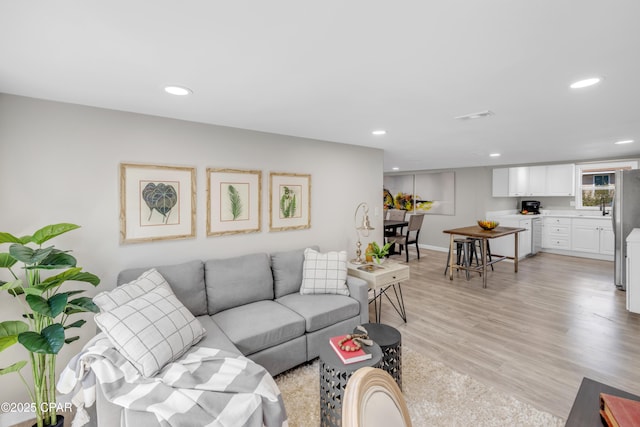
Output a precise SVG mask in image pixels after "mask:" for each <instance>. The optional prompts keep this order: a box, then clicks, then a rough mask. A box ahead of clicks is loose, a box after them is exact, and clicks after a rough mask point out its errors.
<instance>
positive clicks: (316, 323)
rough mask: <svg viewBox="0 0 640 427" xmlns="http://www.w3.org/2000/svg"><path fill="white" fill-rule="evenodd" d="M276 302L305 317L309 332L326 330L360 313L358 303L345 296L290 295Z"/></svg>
mask: <svg viewBox="0 0 640 427" xmlns="http://www.w3.org/2000/svg"><path fill="white" fill-rule="evenodd" d="M276 302H278V303H279V304H282V305H284V306H285V307H287V308H290V309H291V310H293V311H295V312H296V313H298V314H299V315H300V316H302V317H304V319H305V328H306V331H307V332H313V331H317V330H319V329H322V328H326V327H327V326H330V325H333V324H335V323H338V322H341V321H343V320H346V319H350V318H352V317H354V316H357V315H358V314H359V313H360V304H359V303H358V301H356V300H355V299H353V298H350V297H346V296H343V295H300V294H289V295H285V296H283V297H282V298H278V299H277V300H276Z"/></svg>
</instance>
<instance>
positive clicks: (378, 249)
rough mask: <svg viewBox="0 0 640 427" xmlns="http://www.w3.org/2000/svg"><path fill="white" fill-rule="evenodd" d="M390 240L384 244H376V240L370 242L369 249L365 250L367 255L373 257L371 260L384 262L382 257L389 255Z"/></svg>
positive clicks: (378, 262)
mask: <svg viewBox="0 0 640 427" xmlns="http://www.w3.org/2000/svg"><path fill="white" fill-rule="evenodd" d="M391 244H392V243H391V242H389V243H386V244H385V245H384V246H380V245H378V243H377V242H371V249H370V250H369V251H367V255H370V256H371V257H372V258H373V262H375V263H376V264H382V263H383V262H384V258H385V257H386V256H387V255H389V248H390V247H391Z"/></svg>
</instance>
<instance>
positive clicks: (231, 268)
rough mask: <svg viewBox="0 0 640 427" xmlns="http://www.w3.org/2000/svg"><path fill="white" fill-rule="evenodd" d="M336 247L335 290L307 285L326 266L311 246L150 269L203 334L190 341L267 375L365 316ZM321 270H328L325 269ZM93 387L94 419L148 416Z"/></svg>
mask: <svg viewBox="0 0 640 427" xmlns="http://www.w3.org/2000/svg"><path fill="white" fill-rule="evenodd" d="M334 254H335V253H334ZM342 254H343V255H342V259H344V271H343V274H344V278H345V279H346V281H344V280H343V282H346V283H345V285H346V286H344V288H343V289H337V290H336V289H331V288H329V289H322V288H321V287H320V288H317V289H314V288H313V286H314V284H315V285H317V283H318V280H315V281H312V282H309V280H308V276H309V275H310V276H312V277H316V278H317V277H321V278H322V277H325V276H326V275H327V272H326V271H320V274H316V273H317V270H323V268H327V264H326V262H324V261H326V259H324V258H323V256H324V255H326V254H320V253H319V252H317V247H314V248H311V249H299V250H293V251H287V252H277V253H272V254H266V253H256V254H250V255H244V256H237V257H233V258H226V259H211V260H208V261H205V262H202V261H191V262H187V263H183V264H179V265H167V266H157V267H155V269H156V270H157V271H158V272H159V273H160V274H161V275H162V276H163V277H164V279H165V280H166V282H167V283H168V284H169V285H170V287H171V289H172V290H173V292H174V293H175V295H176V297H177V298H178V300H179V301H180V302H181V303H182V304H184V306H185V307H186V308H188V309H189V311H190V312H191V313H192V314H193V315H194V316H195V317H196V319H198V321H199V322H200V323H201V324H202V326H203V327H204V329H206V335H205V336H204V338H202V340H201V341H199V342H198V343H197V344H196V346H202V347H212V348H219V349H222V350H226V351H230V352H234V353H239V354H242V355H244V356H246V357H248V358H249V359H251V360H253V361H254V362H256V363H258V364H260V365H262V366H263V367H264V368H266V370H267V371H268V372H269V373H270V374H271V375H272V376H275V375H277V374H279V373H281V372H284V371H286V370H288V369H291V368H293V367H295V366H297V365H300V364H302V363H305V362H307V361H311V360H313V359H315V358H317V357H318V354H319V350H320V348H321V347H322V346H325V345H328V342H329V338H330V337H332V336H335V335H339V334H342V333H345V331H351V330H353V328H354V327H356V326H357V325H359V324H363V323H367V322H368V319H369V312H368V285H367V283H366V282H365V281H364V280H362V279H359V278H356V277H351V276H347V275H346V254H344V253H342ZM305 256H306V258H305ZM305 260H306V262H305ZM303 266H304V267H305V269H306V268H311V269H313V271H311V273H310V274H307V271H306V270H305V273H304V274H305V275H306V276H307V279H306V282H305V283H306V287H305V283H303ZM329 269H331V268H329ZM147 270H149V268H134V269H128V270H124V271H122V272H121V273H120V274H119V275H118V279H117V283H118V285H119V286H120V285H122V284H125V283H130V282H132V281H135V280H136V279H137V278H138V277H139V276H140V275H141V274H142V273H144V272H145V271H147ZM314 274H315V276H314ZM328 276H329V277H333V273H332V272H329V273H328ZM319 282H322V280H320V281H319ZM309 283H311V289H310V288H309ZM301 285H302V288H301ZM301 289H302V291H301ZM97 389H98V390H97V397H96V412H97V420H98V423H99V425H105V426H113V425H123V426H136V427H137V426H141V425H152V424H153V423H154V422H156V420H155V417H154V416H153V414H151V413H147V412H140V411H133V410H128V409H124V408H121V407H120V406H117V405H114V404H112V403H110V402H108V401H107V400H106V398H105V397H104V395H102V393H100V387H97ZM149 423H151V424H149Z"/></svg>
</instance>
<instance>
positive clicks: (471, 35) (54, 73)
mask: <svg viewBox="0 0 640 427" xmlns="http://www.w3.org/2000/svg"><path fill="white" fill-rule="evenodd" d="M639 19H640V1H638V0H620V1H618V0H573V1H569V0H535V1H532V0H529V1H525V0H483V1H477V0H440V1H433V0H431V1H428V0H409V1H394V2H392V1H388V0H385V1H382V0H348V1H344V0H323V1H314V2H310V1H300V0H271V1H259V0H246V1H242V0H236V1H225V2H223V1H216V0H198V1H194V0H188V1H174V0H171V1H169V0H153V1H151V0H138V1H131V0H127V1H122V0H115V1H114V0H111V1H98V0H74V1H68V0H60V1H34V0H23V1H3V2H1V3H0V92H4V93H10V94H17V95H24V96H30V97H36V98H44V99H51V100H57V101H64V102H71V103H78V104H84V105H91V106H98V107H105V108H111V109H117V110H124V111H133V112H139V113H146V114H152V115H158V116H163V117H173V118H178V119H184V120H191V121H196V122H203V123H212V124H217V125H224V126H233V127H239V128H246V129H254V130H260V131H265V132H274V133H279V134H285V135H295V136H300V137H307V138H315V139H321V140H328V141H335V142H340V143H349V144H357V145H365V146H371V147H379V148H383V149H384V150H385V157H384V159H385V160H384V169H385V171H388V170H391V168H392V167H399V168H401V170H419V169H440V168H451V167H465V166H480V165H494V164H496V165H497V164H516V163H538V162H552V161H566V160H582V159H595V158H612V159H613V158H621V157H628V156H632V155H634V156H636V155H637V156H640V80H639V78H640V25H638V20H639ZM592 75H599V76H603V77H604V78H605V80H604V81H603V82H602V83H601V84H600V85H598V86H596V87H591V88H588V89H583V90H581V91H576V90H571V89H569V87H568V86H569V84H570V83H571V82H573V81H575V80H578V79H580V78H584V77H588V76H592ZM166 84H178V85H184V86H187V87H189V88H191V89H192V90H193V92H194V93H193V95H191V96H189V97H174V96H170V95H167V94H165V93H164V92H163V91H162V88H163V86H164V85H166ZM483 110H491V111H493V112H494V113H495V115H493V116H491V117H489V118H485V119H479V120H467V121H460V120H454V119H453V118H454V117H455V116H460V115H464V114H468V113H474V112H478V111H483ZM379 128H382V129H386V130H387V132H388V133H387V135H385V136H373V135H371V131H372V130H374V129H379ZM620 139H635V140H636V142H635V143H634V144H628V145H613V142H614V141H617V140H620ZM492 152H500V153H502V156H501V157H500V158H497V159H494V158H489V157H488V155H489V153H492Z"/></svg>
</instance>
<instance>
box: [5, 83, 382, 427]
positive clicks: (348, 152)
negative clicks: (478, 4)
mask: <svg viewBox="0 0 640 427" xmlns="http://www.w3.org/2000/svg"><path fill="white" fill-rule="evenodd" d="M163 102H184V101H183V100H175V99H170V98H167V99H166V100H165V101H163ZM363 138H367V131H366V130H363ZM121 162H128V163H149V164H160V165H178V166H192V167H196V177H197V178H196V187H197V189H196V193H197V202H196V203H197V212H196V237H195V238H194V239H183V240H165V241H158V242H149V243H132V244H121V243H120V223H119V213H120V190H119V188H120V187H119V185H120V177H119V165H120V163H121ZM207 167H214V168H238V169H258V170H261V171H262V173H263V175H262V231H261V232H259V233H251V234H239V235H231V236H218V237H207V236H206V213H207V209H206V200H207V197H206V168H207ZM269 172H290V173H303V174H311V182H312V190H311V194H312V204H311V228H310V229H307V230H295V231H282V232H269V211H268V209H269V202H268V200H269V198H268V195H269ZM382 178H383V151H382V150H379V149H374V148H366V147H360V146H354V145H346V144H337V143H332V142H326V141H317V140H310V139H304V138H297V137H293V136H283V135H275V134H269V133H261V132H255V131H250V130H242V129H235V128H228V127H220V126H212V125H205V124H200V123H193V122H186V121H180V120H173V119H166V118H161V117H155V116H147V115H141V114H135V113H128V112H122V111H113V110H106V109H100V108H93V107H87V106H81V105H74V104H64V103H58V102H53V101H45V100H39V99H33V98H25V97H18V96H13V95H8V94H0V200H1V201H2V207H1V208H0V231H7V232H11V233H14V234H16V235H24V234H29V233H32V232H33V231H35V230H36V229H37V228H39V227H41V226H44V225H47V224H51V223H57V222H72V223H76V224H78V225H81V226H82V228H81V229H79V230H76V231H73V232H71V233H69V234H68V235H65V236H60V237H59V238H57V239H55V240H53V243H54V244H55V245H56V247H58V248H61V249H73V253H74V255H75V256H76V257H77V258H78V260H79V265H80V266H82V267H84V268H85V269H86V270H87V271H90V272H93V273H95V274H97V275H98V276H99V277H100V278H101V279H102V283H101V285H100V286H99V287H98V288H97V289H91V290H90V292H91V293H92V294H95V293H97V291H99V290H108V289H112V288H113V287H114V286H115V283H116V276H117V274H118V272H119V271H121V270H124V269H127V268H132V267H140V266H150V265H162V264H178V263H182V262H186V261H190V260H194V259H201V260H207V259H211V258H224V257H231V256H235V255H240V254H247V253H255V252H275V251H284V250H290V249H297V248H302V247H305V246H309V245H318V246H319V247H320V249H321V250H322V251H327V250H347V251H348V254H349V257H350V258H352V257H354V256H355V241H356V235H355V230H354V210H355V208H356V206H357V205H358V203H359V202H362V201H364V202H367V203H368V204H369V205H370V206H371V207H372V209H371V211H370V215H371V221H372V223H373V226H374V227H375V228H376V231H375V232H374V233H373V234H372V236H371V237H370V239H377V240H378V241H381V239H382V212H381V205H382V203H381V188H382ZM375 207H379V208H378V209H375ZM364 247H366V243H365V244H364ZM0 250H2V251H6V250H8V247H4V246H3V248H0ZM0 274H4V272H0ZM0 278H3V279H5V280H6V277H4V276H1V275H0ZM89 287H90V286H89ZM0 313H2V314H1V315H0V320H8V319H14V318H16V317H17V316H18V315H19V314H18V313H19V310H18V309H17V307H16V304H11V303H10V302H8V301H7V298H6V295H5V294H3V295H2V297H1V298H0ZM86 318H87V319H88V320H92V319H91V316H88V317H86ZM80 332H81V340H80V341H79V342H76V343H73V344H72V345H70V346H65V348H64V349H63V351H62V353H61V355H60V357H59V366H64V365H65V364H66V362H67V360H68V359H69V358H70V357H71V356H72V355H73V354H75V353H77V352H78V351H79V349H80V348H81V346H82V345H83V344H84V343H86V341H87V340H88V339H89V338H90V337H91V336H92V335H93V334H94V332H95V325H94V324H93V323H92V322H90V323H88V324H87V325H85V326H84V327H83V328H82V329H81V330H80ZM25 357H26V352H24V351H23V350H22V349H21V348H20V347H19V346H14V347H13V348H11V349H9V351H5V352H3V353H2V354H0V366H8V365H9V364H11V363H13V362H15V361H17V360H21V359H23V358H25ZM24 371H25V373H26V372H27V371H28V369H25V370H24ZM2 384H3V387H2V388H0V401H9V402H25V401H27V400H28V399H27V396H26V393H24V392H23V391H22V390H23V386H22V384H21V383H20V380H19V378H18V376H17V375H8V376H3V377H2ZM0 424H1V422H0Z"/></svg>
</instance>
